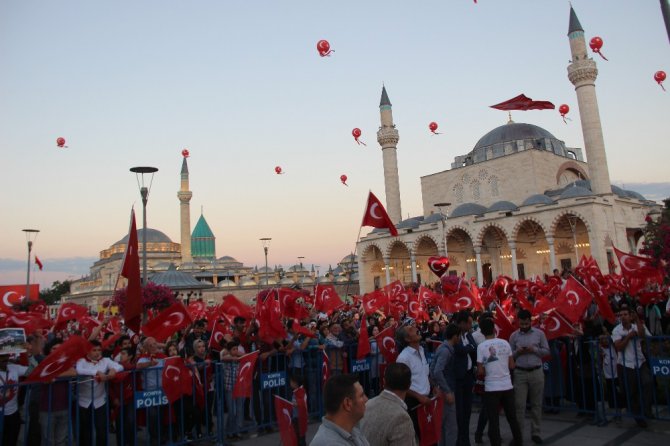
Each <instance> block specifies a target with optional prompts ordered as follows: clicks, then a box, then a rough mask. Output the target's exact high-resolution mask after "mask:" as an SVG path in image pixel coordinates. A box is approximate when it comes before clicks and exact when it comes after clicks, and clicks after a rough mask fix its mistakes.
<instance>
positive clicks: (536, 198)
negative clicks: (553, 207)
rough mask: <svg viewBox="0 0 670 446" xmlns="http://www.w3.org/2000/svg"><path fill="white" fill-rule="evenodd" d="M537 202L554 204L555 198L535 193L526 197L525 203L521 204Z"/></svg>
mask: <svg viewBox="0 0 670 446" xmlns="http://www.w3.org/2000/svg"><path fill="white" fill-rule="evenodd" d="M536 204H554V200H552V199H551V198H549V197H547V196H546V195H544V194H535V195H531V196H530V197H528V198H526V199H525V200H524V201H523V203H521V206H532V205H536Z"/></svg>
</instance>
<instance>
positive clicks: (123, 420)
mask: <svg viewBox="0 0 670 446" xmlns="http://www.w3.org/2000/svg"><path fill="white" fill-rule="evenodd" d="M122 408H123V410H122ZM122 408H121V407H119V414H118V416H117V417H116V444H117V445H118V446H134V445H135V428H136V426H135V410H134V409H133V403H132V402H129V403H126V404H124V405H123V406H122Z"/></svg>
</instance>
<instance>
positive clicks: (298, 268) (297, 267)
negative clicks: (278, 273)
mask: <svg viewBox="0 0 670 446" xmlns="http://www.w3.org/2000/svg"><path fill="white" fill-rule="evenodd" d="M288 271H289V272H292V273H293V272H299V271H307V268H305V265H302V266H300V265H292V266H290V267H289V269H288Z"/></svg>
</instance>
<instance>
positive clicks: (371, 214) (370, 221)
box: [361, 192, 398, 237]
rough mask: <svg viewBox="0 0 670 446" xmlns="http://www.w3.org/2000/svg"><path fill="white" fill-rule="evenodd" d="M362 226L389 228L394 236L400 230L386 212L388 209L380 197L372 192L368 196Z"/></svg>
mask: <svg viewBox="0 0 670 446" xmlns="http://www.w3.org/2000/svg"><path fill="white" fill-rule="evenodd" d="M361 226H372V227H373V228H378V229H388V230H389V231H390V232H391V235H392V236H393V237H397V236H398V230H397V229H396V228H395V225H394V224H393V222H392V221H391V218H389V215H388V214H387V213H386V209H384V206H382V203H381V202H380V201H379V198H377V197H375V194H373V193H372V192H370V195H369V196H368V204H367V206H366V207H365V215H363V223H361Z"/></svg>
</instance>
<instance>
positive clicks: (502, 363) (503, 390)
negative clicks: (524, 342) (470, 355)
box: [477, 319, 523, 446]
mask: <svg viewBox="0 0 670 446" xmlns="http://www.w3.org/2000/svg"><path fill="white" fill-rule="evenodd" d="M479 325H480V328H481V330H482V334H483V335H484V336H485V337H486V340H485V341H484V342H482V343H481V344H479V345H478V346H477V374H479V375H484V409H485V410H486V415H487V418H488V420H489V440H490V441H491V445H492V446H500V444H501V443H502V440H501V438H500V420H499V418H498V408H499V406H500V405H501V404H502V406H503V409H504V410H505V417H506V418H507V423H508V424H509V427H510V429H511V431H512V436H513V437H514V442H513V444H514V446H522V445H523V438H522V436H521V429H519V423H518V422H517V420H516V410H515V405H514V390H513V387H512V378H511V375H510V369H514V358H513V357H512V348H511V347H510V345H509V343H508V342H507V341H505V340H504V339H497V338H496V336H495V325H494V323H493V320H492V319H484V320H483V321H481V322H480V324H479Z"/></svg>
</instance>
